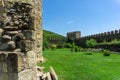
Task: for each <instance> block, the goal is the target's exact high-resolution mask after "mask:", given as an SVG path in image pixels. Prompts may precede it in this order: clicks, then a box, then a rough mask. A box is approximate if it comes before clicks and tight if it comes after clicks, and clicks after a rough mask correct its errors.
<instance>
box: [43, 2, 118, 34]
mask: <svg viewBox="0 0 120 80" xmlns="http://www.w3.org/2000/svg"><path fill="white" fill-rule="evenodd" d="M43 29H45V30H49V31H52V32H55V33H58V34H61V35H64V36H66V33H67V32H72V31H81V33H82V34H81V35H82V36H87V35H92V34H96V33H101V32H106V31H111V30H116V29H117V30H118V29H120V0H43Z"/></svg>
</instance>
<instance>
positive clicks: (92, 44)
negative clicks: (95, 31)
mask: <svg viewBox="0 0 120 80" xmlns="http://www.w3.org/2000/svg"><path fill="white" fill-rule="evenodd" d="M85 44H86V46H87V47H89V48H92V47H95V46H96V45H97V42H96V40H95V39H90V40H87V41H86V43H85Z"/></svg>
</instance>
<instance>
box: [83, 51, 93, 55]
mask: <svg viewBox="0 0 120 80" xmlns="http://www.w3.org/2000/svg"><path fill="white" fill-rule="evenodd" d="M85 55H93V54H92V52H86V53H85Z"/></svg>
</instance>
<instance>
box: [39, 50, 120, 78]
mask: <svg viewBox="0 0 120 80" xmlns="http://www.w3.org/2000/svg"><path fill="white" fill-rule="evenodd" d="M43 56H44V57H45V62H44V63H42V64H40V66H44V67H45V71H46V72H47V71H49V67H50V66H52V67H53V68H54V69H55V71H56V73H57V75H58V77H59V80H120V55H117V54H112V55H110V56H107V57H105V56H103V55H102V54H100V53H93V55H85V53H84V52H76V53H71V52H70V50H69V49H57V50H55V51H52V50H45V51H43Z"/></svg>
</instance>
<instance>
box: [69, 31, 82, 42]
mask: <svg viewBox="0 0 120 80" xmlns="http://www.w3.org/2000/svg"><path fill="white" fill-rule="evenodd" d="M80 37H81V32H80V31H74V32H68V33H67V39H68V41H70V42H71V41H74V40H75V39H78V38H80Z"/></svg>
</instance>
